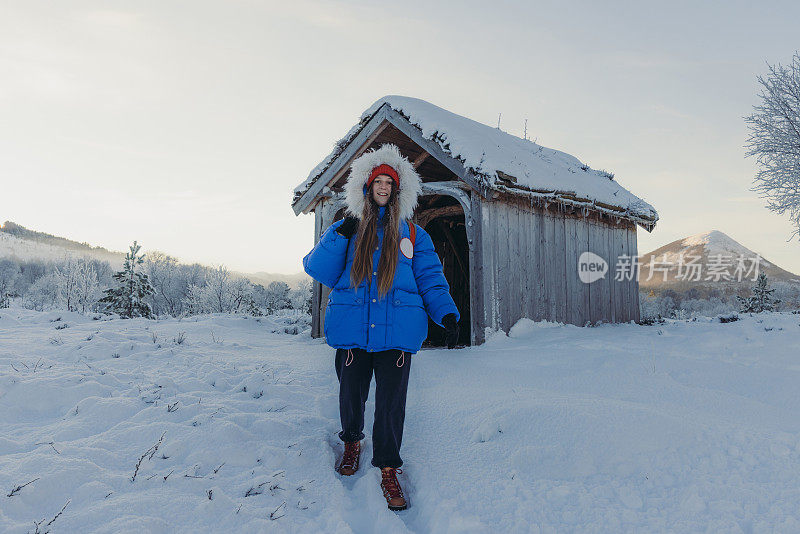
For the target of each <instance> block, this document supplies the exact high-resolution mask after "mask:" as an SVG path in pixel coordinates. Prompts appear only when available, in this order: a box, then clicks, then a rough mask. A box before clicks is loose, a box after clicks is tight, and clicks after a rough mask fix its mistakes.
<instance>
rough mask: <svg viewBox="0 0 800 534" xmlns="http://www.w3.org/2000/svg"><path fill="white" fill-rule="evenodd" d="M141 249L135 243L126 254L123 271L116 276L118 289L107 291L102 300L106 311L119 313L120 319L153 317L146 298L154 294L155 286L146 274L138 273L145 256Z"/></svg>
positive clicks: (113, 288)
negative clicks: (140, 251) (140, 253)
mask: <svg viewBox="0 0 800 534" xmlns="http://www.w3.org/2000/svg"><path fill="white" fill-rule="evenodd" d="M140 248H141V246H139V245H138V244H137V243H136V241H134V242H133V245H131V248H130V252H128V253H127V254H125V263H124V265H123V267H122V270H121V271H119V272H118V273H116V274H114V280H115V281H116V282H117V284H118V285H117V287H112V288H110V289H107V290H106V291H105V294H106V295H105V296H104V297H103V298H101V299H100V303H101V304H104V305H105V309H106V311H109V312H112V313H117V314H119V316H120V317H124V318H131V317H147V318H150V317H152V311H151V309H150V305H149V304H148V303H147V301H146V298H147V297H148V296H150V295H152V294H153V286H151V285H150V280H149V279H148V278H147V275H146V274H145V273H143V272H137V268H139V269H140V270H141V268H140V267H139V266H140V265H142V264H143V263H144V254H142V255H139V249H140Z"/></svg>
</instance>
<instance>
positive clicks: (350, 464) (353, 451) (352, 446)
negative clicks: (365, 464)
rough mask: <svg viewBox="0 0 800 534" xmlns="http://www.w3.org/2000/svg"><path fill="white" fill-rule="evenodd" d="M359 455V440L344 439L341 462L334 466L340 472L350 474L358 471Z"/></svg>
mask: <svg viewBox="0 0 800 534" xmlns="http://www.w3.org/2000/svg"><path fill="white" fill-rule="evenodd" d="M360 457H361V442H360V441H345V442H344V454H343V455H342V462H341V463H340V464H339V467H337V468H336V470H337V471H339V473H340V474H342V475H346V476H350V475H352V474H354V473H355V472H356V471H358V460H359V458H360Z"/></svg>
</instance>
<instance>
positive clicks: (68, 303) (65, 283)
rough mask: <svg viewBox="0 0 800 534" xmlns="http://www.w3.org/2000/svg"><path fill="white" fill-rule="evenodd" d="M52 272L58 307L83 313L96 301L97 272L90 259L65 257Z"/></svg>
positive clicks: (97, 290)
mask: <svg viewBox="0 0 800 534" xmlns="http://www.w3.org/2000/svg"><path fill="white" fill-rule="evenodd" d="M53 272H54V273H55V278H56V283H57V285H58V299H57V300H58V303H59V304H60V305H61V306H60V307H63V308H66V309H67V310H69V311H80V312H84V313H85V312H86V311H87V310H89V309H91V307H92V305H93V304H94V303H95V302H97V298H98V297H99V294H98V293H99V289H98V283H97V274H96V273H95V270H94V265H93V263H92V262H91V261H88V260H86V259H77V258H72V257H67V258H65V259H64V261H63V262H62V263H61V264H60V265H58V266H56V267H55V269H54V271H53Z"/></svg>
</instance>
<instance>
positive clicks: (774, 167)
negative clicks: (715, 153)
mask: <svg viewBox="0 0 800 534" xmlns="http://www.w3.org/2000/svg"><path fill="white" fill-rule="evenodd" d="M767 67H768V68H769V74H768V75H767V76H766V77H762V76H759V77H758V83H760V84H761V86H762V90H761V94H760V95H759V98H760V99H761V103H760V104H758V105H756V106H753V109H754V113H753V114H752V115H749V116H748V117H745V121H746V122H747V123H748V124H749V125H750V136H749V137H748V139H747V144H746V145H745V148H747V154H746V156H755V157H756V159H757V161H758V166H759V170H758V172H757V173H756V177H755V180H754V182H755V183H756V185H755V186H754V187H753V191H756V192H758V193H760V194H761V197H762V198H766V199H767V208H768V209H769V210H770V211H774V212H776V213H779V214H783V213H786V212H789V216H790V219H791V222H792V224H793V225H794V232H793V233H792V235H791V236H790V237H789V239H791V238H792V237H793V236H795V235H798V236H800V53H798V52H795V54H794V57H793V58H792V63H791V65H789V66H788V67H784V66H782V65H780V64H778V65H775V66H773V65H769V64H768V65H767Z"/></svg>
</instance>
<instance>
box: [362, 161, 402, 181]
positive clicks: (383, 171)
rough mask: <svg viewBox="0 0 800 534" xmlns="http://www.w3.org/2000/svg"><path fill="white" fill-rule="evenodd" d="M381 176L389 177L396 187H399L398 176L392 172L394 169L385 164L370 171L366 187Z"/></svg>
mask: <svg viewBox="0 0 800 534" xmlns="http://www.w3.org/2000/svg"><path fill="white" fill-rule="evenodd" d="M381 174H385V175H387V176H389V177H391V178H392V179H393V180H394V181H395V183H396V184H397V187H400V176H398V174H397V171H396V170H394V168H393V167H392V166H391V165H387V164H385V163H381V164H380V165H378V166H377V167H375V168H374V169H372V172H371V173H369V178H367V187H369V186H370V184H371V183H372V180H374V179H375V178H376V177H378V176H380V175H381Z"/></svg>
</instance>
